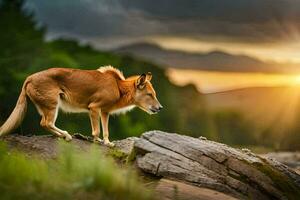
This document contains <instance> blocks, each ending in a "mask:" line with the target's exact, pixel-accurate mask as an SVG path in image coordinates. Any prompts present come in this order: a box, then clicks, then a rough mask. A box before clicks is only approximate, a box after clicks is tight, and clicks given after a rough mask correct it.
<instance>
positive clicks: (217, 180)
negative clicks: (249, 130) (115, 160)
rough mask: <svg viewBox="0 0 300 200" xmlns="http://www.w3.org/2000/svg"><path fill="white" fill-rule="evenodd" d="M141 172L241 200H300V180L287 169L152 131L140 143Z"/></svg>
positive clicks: (249, 154)
mask: <svg viewBox="0 0 300 200" xmlns="http://www.w3.org/2000/svg"><path fill="white" fill-rule="evenodd" d="M134 147H135V152H136V163H137V166H138V167H139V168H140V169H141V170H143V171H144V172H146V173H150V174H153V175H155V176H159V177H164V178H170V179H175V180H177V181H184V182H186V183H189V184H192V185H194V186H198V187H201V188H202V187H204V188H209V189H213V190H216V191H219V192H221V193H226V194H228V195H231V196H232V197H235V198H239V199H299V197H300V176H299V175H298V174H297V173H295V172H294V171H293V170H291V169H289V168H288V167H286V166H285V165H283V164H281V163H279V162H276V161H274V160H271V159H268V158H262V157H260V156H257V155H255V154H253V153H252V152H249V151H245V150H244V151H242V150H238V149H235V148H231V147H229V146H227V145H224V144H220V143H217V142H213V141H209V140H201V139H200V140H199V139H198V138H192V137H188V136H184V135H178V134H171V133H165V132H161V131H150V132H146V133H144V134H143V135H142V137H141V138H140V139H138V140H136V142H135V145H134Z"/></svg>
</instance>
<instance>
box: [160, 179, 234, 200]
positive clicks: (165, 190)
mask: <svg viewBox="0 0 300 200" xmlns="http://www.w3.org/2000/svg"><path fill="white" fill-rule="evenodd" d="M155 192H156V194H157V196H159V199H161V200H173V199H176V200H237V199H236V198H234V197H231V196H229V195H226V194H224V193H222V192H217V191H215V190H211V189H207V188H203V187H197V186H193V185H190V184H186V183H183V182H178V181H174V180H168V179H161V180H159V182H158V184H157V186H156V188H155Z"/></svg>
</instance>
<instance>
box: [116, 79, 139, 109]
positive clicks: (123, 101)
mask: <svg viewBox="0 0 300 200" xmlns="http://www.w3.org/2000/svg"><path fill="white" fill-rule="evenodd" d="M118 85H119V90H120V99H119V101H118V104H119V105H118V106H119V107H126V106H130V105H134V94H135V90H136V88H135V81H131V80H122V81H119V83H118Z"/></svg>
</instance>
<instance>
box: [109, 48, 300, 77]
mask: <svg viewBox="0 0 300 200" xmlns="http://www.w3.org/2000/svg"><path fill="white" fill-rule="evenodd" d="M114 52H115V53H118V54H127V55H131V56H134V57H138V58H142V59H144V60H148V61H151V62H154V63H156V64H159V65H161V66H165V67H172V68H182V69H200V70H214V71H233V72H275V73H277V72H300V66H299V67H297V66H294V65H291V64H289V63H284V64H282V63H281V64H278V63H267V62H263V61H261V60H258V59H256V58H252V57H250V56H245V55H232V54H229V53H225V52H222V51H212V52H209V53H189V52H185V51H179V50H168V49H164V48H161V47H160V46H158V45H156V44H152V43H135V44H131V45H128V46H123V47H120V48H118V49H116V50H115V51H114Z"/></svg>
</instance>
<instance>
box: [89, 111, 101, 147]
mask: <svg viewBox="0 0 300 200" xmlns="http://www.w3.org/2000/svg"><path fill="white" fill-rule="evenodd" d="M89 116H90V121H91V125H92V135H93V137H94V142H102V140H101V139H100V138H99V135H100V121H99V117H100V116H99V109H96V108H90V112H89Z"/></svg>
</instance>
